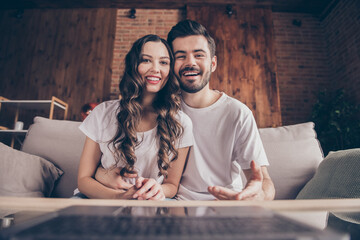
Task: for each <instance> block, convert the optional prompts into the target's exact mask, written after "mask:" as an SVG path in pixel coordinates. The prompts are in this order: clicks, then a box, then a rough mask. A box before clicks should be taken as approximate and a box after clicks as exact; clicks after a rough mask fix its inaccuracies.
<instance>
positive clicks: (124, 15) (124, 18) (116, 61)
mask: <svg viewBox="0 0 360 240" xmlns="http://www.w3.org/2000/svg"><path fill="white" fill-rule="evenodd" d="M129 12H130V9H118V12H117V19H116V35H115V44H114V57H113V67H112V71H113V74H112V79H111V98H113V99H114V98H117V97H118V95H119V89H118V86H119V81H120V78H121V77H122V75H123V71H124V65H123V61H124V58H125V55H126V53H127V52H128V51H129V50H130V48H131V46H132V44H133V42H134V41H135V40H136V39H138V38H140V37H142V36H144V35H146V34H157V35H159V36H160V37H163V38H165V39H166V37H167V33H168V32H169V31H170V29H171V27H172V26H174V25H175V24H176V23H178V22H179V21H180V20H182V11H181V10H165V9H159V10H155V9H136V18H135V19H130V18H129V17H128V16H129Z"/></svg>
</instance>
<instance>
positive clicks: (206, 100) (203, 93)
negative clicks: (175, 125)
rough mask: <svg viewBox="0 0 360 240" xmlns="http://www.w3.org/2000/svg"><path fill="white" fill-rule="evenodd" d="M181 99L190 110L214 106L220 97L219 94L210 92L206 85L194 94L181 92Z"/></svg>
mask: <svg viewBox="0 0 360 240" xmlns="http://www.w3.org/2000/svg"><path fill="white" fill-rule="evenodd" d="M182 97H183V100H184V102H185V103H186V104H187V105H188V106H190V107H192V108H205V107H209V106H211V105H212V104H214V103H215V102H216V101H217V100H218V99H219V98H220V97H221V93H220V92H218V91H214V90H211V89H210V88H209V85H208V86H206V87H204V88H203V89H201V90H200V91H199V92H196V93H187V92H185V91H182Z"/></svg>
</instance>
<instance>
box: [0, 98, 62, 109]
mask: <svg viewBox="0 0 360 240" xmlns="http://www.w3.org/2000/svg"><path fill="white" fill-rule="evenodd" d="M51 102H52V101H51V100H8V101H1V100H0V103H1V104H3V105H4V106H6V105H10V106H12V107H17V108H20V109H39V110H43V109H49V106H50V105H51ZM54 105H55V106H57V107H59V108H61V109H63V110H66V106H64V105H62V104H59V103H58V102H54Z"/></svg>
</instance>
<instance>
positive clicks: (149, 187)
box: [133, 147, 189, 200]
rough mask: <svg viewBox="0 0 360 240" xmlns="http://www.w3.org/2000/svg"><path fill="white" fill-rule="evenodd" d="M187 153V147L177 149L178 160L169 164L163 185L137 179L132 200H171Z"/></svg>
mask: <svg viewBox="0 0 360 240" xmlns="http://www.w3.org/2000/svg"><path fill="white" fill-rule="evenodd" d="M188 152H189V147H185V148H180V149H178V159H177V160H175V161H173V162H171V164H170V168H169V169H168V177H167V178H166V179H164V181H163V184H161V185H160V184H158V183H157V182H156V180H155V179H151V178H142V177H140V178H138V179H137V181H136V187H137V188H139V190H138V191H137V192H136V193H135V194H134V195H133V198H137V199H139V200H145V199H148V200H164V199H165V197H167V198H173V197H174V196H175V195H176V193H177V191H178V188H179V183H180V179H181V175H182V173H183V170H184V165H185V162H186V159H187V155H188Z"/></svg>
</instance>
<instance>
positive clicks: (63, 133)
mask: <svg viewBox="0 0 360 240" xmlns="http://www.w3.org/2000/svg"><path fill="white" fill-rule="evenodd" d="M80 124H81V122H75V121H66V120H50V119H48V118H43V117H35V118H34V123H33V124H32V125H31V126H30V128H29V131H28V133H27V135H26V138H25V140H24V144H23V146H22V149H21V150H22V151H24V152H26V153H30V154H34V155H36V156H40V157H43V158H45V159H47V160H49V161H50V162H52V163H53V164H54V165H55V166H57V167H58V168H60V169H61V170H63V171H64V175H63V176H62V177H61V179H60V180H59V181H58V182H57V184H56V186H55V189H54V191H53V192H52V194H51V197H63V198H68V197H71V196H72V195H73V191H74V189H75V188H76V187H77V172H78V166H79V160H80V157H81V153H82V149H83V146H84V142H85V134H83V133H82V132H81V131H80V130H79V125H80Z"/></svg>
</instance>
